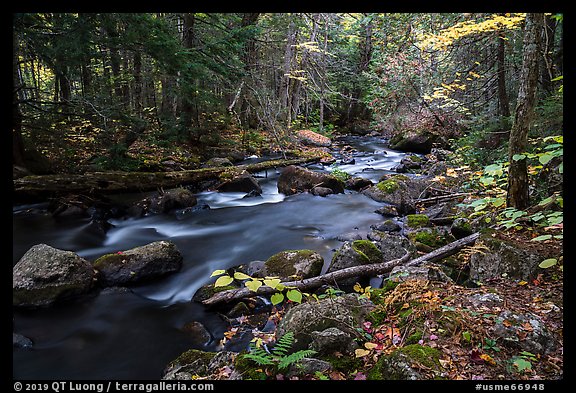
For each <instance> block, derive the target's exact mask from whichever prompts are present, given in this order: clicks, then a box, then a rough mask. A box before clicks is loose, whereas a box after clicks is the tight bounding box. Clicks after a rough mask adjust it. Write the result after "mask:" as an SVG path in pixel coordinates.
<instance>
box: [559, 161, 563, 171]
mask: <svg viewBox="0 0 576 393" xmlns="http://www.w3.org/2000/svg"><path fill="white" fill-rule="evenodd" d="M558 172H560V173H564V162H561V163H560V165H558Z"/></svg>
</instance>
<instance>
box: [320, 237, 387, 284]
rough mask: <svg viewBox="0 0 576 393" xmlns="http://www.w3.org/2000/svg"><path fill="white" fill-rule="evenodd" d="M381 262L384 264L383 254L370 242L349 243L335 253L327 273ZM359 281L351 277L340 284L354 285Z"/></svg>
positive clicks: (355, 241)
mask: <svg viewBox="0 0 576 393" xmlns="http://www.w3.org/2000/svg"><path fill="white" fill-rule="evenodd" d="M380 262H382V252H381V251H380V250H379V249H378V247H376V245H374V243H372V242H371V241H370V240H353V241H348V242H345V243H344V244H342V246H341V247H340V248H339V249H338V250H337V251H336V252H335V253H334V255H333V256H332V261H331V262H330V265H329V266H328V269H327V270H326V273H332V272H335V271H337V270H342V269H346V268H349V267H355V266H362V265H369V264H373V263H380ZM358 279H359V277H351V278H347V279H344V280H341V281H339V283H340V284H342V285H353V284H354V283H355V282H356V281H358Z"/></svg>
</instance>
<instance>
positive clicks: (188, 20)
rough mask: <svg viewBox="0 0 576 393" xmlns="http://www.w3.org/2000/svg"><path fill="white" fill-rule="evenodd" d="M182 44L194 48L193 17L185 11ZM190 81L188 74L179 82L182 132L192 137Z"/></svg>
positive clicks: (192, 99)
mask: <svg viewBox="0 0 576 393" xmlns="http://www.w3.org/2000/svg"><path fill="white" fill-rule="evenodd" d="M183 21H184V26H183V37H182V38H183V45H184V48H186V49H192V48H194V43H195V37H194V23H195V17H194V14H193V13H185V14H184V15H183ZM192 83H193V81H192V80H191V76H190V75H183V79H182V80H181V83H180V100H181V101H180V107H181V116H182V117H181V119H182V126H183V127H184V133H186V134H187V135H189V136H190V137H192V136H193V135H192V121H193V118H195V117H196V116H195V115H194V108H195V106H194V96H193V93H192Z"/></svg>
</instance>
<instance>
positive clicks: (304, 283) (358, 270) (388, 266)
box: [202, 232, 480, 306]
mask: <svg viewBox="0 0 576 393" xmlns="http://www.w3.org/2000/svg"><path fill="white" fill-rule="evenodd" d="M478 236H480V233H478V232H476V233H473V234H472V235H470V236H467V237H464V238H462V239H458V240H456V241H454V242H452V243H450V244H447V245H445V246H443V247H440V248H438V249H436V250H434V251H432V252H430V253H428V254H425V255H422V256H420V257H418V258H415V259H412V260H410V261H409V259H410V254H409V253H406V254H405V255H404V256H403V257H402V258H398V259H393V260H391V261H387V262H382V263H374V264H370V265H362V266H353V267H349V268H346V269H341V270H337V271H335V272H332V273H328V274H323V275H321V276H317V277H312V278H307V279H304V280H299V281H285V282H282V284H283V285H284V286H285V287H291V288H296V289H299V290H300V291H307V290H310V289H313V288H317V287H319V286H321V285H324V284H327V285H331V284H334V283H335V282H337V281H338V280H342V279H345V278H350V277H355V276H359V275H362V276H376V275H378V274H384V273H389V272H390V271H392V269H394V268H395V267H396V266H400V265H404V266H420V265H422V264H423V263H425V262H436V261H439V260H441V259H443V258H446V257H449V256H450V255H454V254H455V253H457V252H458V251H460V250H461V249H462V248H463V247H466V246H470V245H473V244H474V243H475V242H476V239H478ZM405 262H406V263H405ZM275 292H277V290H276V289H274V288H271V287H268V286H265V285H262V286H261V287H259V288H258V290H257V291H252V290H250V289H248V288H239V289H229V290H226V291H222V292H219V293H217V294H215V295H214V296H212V297H210V298H208V299H206V300H204V301H202V303H203V304H204V305H206V306H214V305H216V304H219V303H227V302H230V301H234V300H238V299H243V298H246V297H251V296H257V295H270V294H273V293H275Z"/></svg>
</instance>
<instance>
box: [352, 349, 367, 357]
mask: <svg viewBox="0 0 576 393" xmlns="http://www.w3.org/2000/svg"><path fill="white" fill-rule="evenodd" d="M354 354H355V355H356V357H357V358H361V357H364V356H366V355H369V354H370V351H368V350H366V349H362V348H358V349H357V350H355V351H354Z"/></svg>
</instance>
